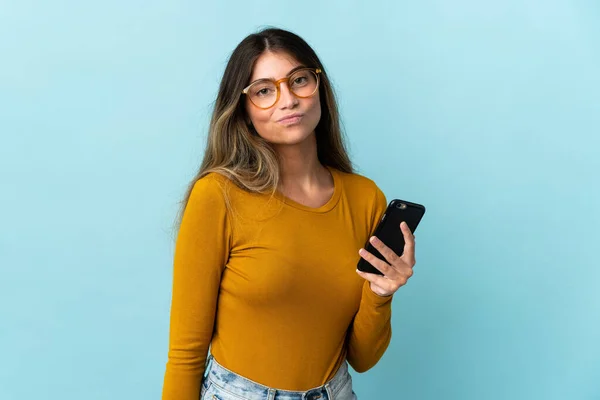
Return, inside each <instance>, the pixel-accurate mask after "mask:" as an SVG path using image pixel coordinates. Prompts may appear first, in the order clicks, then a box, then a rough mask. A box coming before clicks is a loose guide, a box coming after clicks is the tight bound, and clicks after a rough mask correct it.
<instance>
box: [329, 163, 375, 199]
mask: <svg viewBox="0 0 600 400" xmlns="http://www.w3.org/2000/svg"><path fill="white" fill-rule="evenodd" d="M336 173H337V174H338V175H339V176H340V178H341V181H342V182H343V185H344V191H345V192H346V194H347V195H348V196H350V197H351V198H363V199H364V198H369V199H371V200H373V201H376V202H381V200H382V199H383V201H384V202H385V195H384V193H383V191H382V190H381V189H380V188H379V186H378V185H377V184H376V183H375V181H374V180H373V179H371V178H368V177H366V176H364V175H361V174H359V173H356V172H355V173H347V172H342V171H339V170H336Z"/></svg>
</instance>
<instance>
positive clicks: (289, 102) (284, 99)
mask: <svg viewBox="0 0 600 400" xmlns="http://www.w3.org/2000/svg"><path fill="white" fill-rule="evenodd" d="M279 91H280V94H279V108H281V109H286V108H293V107H295V106H296V105H297V104H298V98H297V97H296V96H294V93H292V91H291V90H290V89H289V87H288V85H287V83H286V82H281V83H280V84H279Z"/></svg>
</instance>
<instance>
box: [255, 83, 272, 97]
mask: <svg viewBox="0 0 600 400" xmlns="http://www.w3.org/2000/svg"><path fill="white" fill-rule="evenodd" d="M272 93H273V88H270V87H267V86H263V87H259V88H257V89H256V90H255V91H254V95H255V96H257V97H264V96H268V95H270V94H272Z"/></svg>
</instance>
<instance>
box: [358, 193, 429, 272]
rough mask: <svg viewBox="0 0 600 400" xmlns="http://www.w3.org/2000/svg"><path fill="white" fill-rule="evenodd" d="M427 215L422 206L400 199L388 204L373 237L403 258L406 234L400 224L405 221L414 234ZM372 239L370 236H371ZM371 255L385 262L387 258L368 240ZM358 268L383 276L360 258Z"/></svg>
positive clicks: (366, 247) (366, 248)
mask: <svg viewBox="0 0 600 400" xmlns="http://www.w3.org/2000/svg"><path fill="white" fill-rule="evenodd" d="M424 214H425V206H423V205H421V204H416V203H411V202H409V201H404V200H400V199H394V200H392V201H390V203H389V204H388V206H387V208H386V210H385V213H384V214H383V216H382V217H381V220H380V221H379V223H378V224H377V228H376V229H375V232H374V233H373V235H371V236H376V237H377V238H379V240H381V241H382V242H383V243H384V244H385V245H386V246H387V247H389V248H390V249H392V250H393V251H394V253H396V254H397V255H398V256H401V255H402V254H403V253H404V244H405V243H404V234H403V233H402V231H401V230H400V223H401V222H402V221H405V222H406V224H407V225H408V227H409V228H410V231H411V232H412V233H413V234H414V233H415V230H416V229H417V226H418V225H419V222H421V218H423V215H424ZM369 237H370V236H369ZM364 249H365V250H367V251H368V252H369V253H371V254H373V255H374V256H376V257H377V258H379V259H381V260H383V261H385V262H387V261H386V259H385V257H384V256H382V255H381V254H380V253H379V252H378V251H377V249H375V247H373V245H372V244H371V242H369V240H368V239H367V243H366V244H365V247H364ZM357 268H358V270H359V271H363V272H370V273H372V274H376V275H383V273H382V272H381V271H379V270H378V269H377V268H375V267H374V266H372V265H371V264H370V263H369V262H368V261H367V260H365V259H364V258H362V257H360V260H359V261H358V265H357Z"/></svg>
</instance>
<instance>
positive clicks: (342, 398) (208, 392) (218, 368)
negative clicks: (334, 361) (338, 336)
mask: <svg viewBox="0 0 600 400" xmlns="http://www.w3.org/2000/svg"><path fill="white" fill-rule="evenodd" d="M204 399H207V400H357V397H356V394H355V393H354V391H352V377H351V376H350V374H349V373H348V364H347V362H346V361H344V363H343V364H342V366H341V367H340V368H339V370H338V371H337V372H336V374H335V376H334V377H333V378H332V379H331V380H330V381H329V382H327V383H325V384H324V385H323V386H319V387H316V388H313V389H310V390H307V391H304V392H293V391H289V390H280V389H274V388H270V387H267V386H264V385H261V384H259V383H256V382H253V381H251V380H250V379H247V378H244V377H243V376H241V375H238V374H236V373H234V372H231V371H229V370H228V369H226V368H225V367H223V366H222V365H220V364H219V363H217V362H216V360H215V359H214V357H213V356H212V354H209V356H208V360H207V367H206V372H205V374H204V379H203V380H202V389H201V394H200V400H204Z"/></svg>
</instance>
